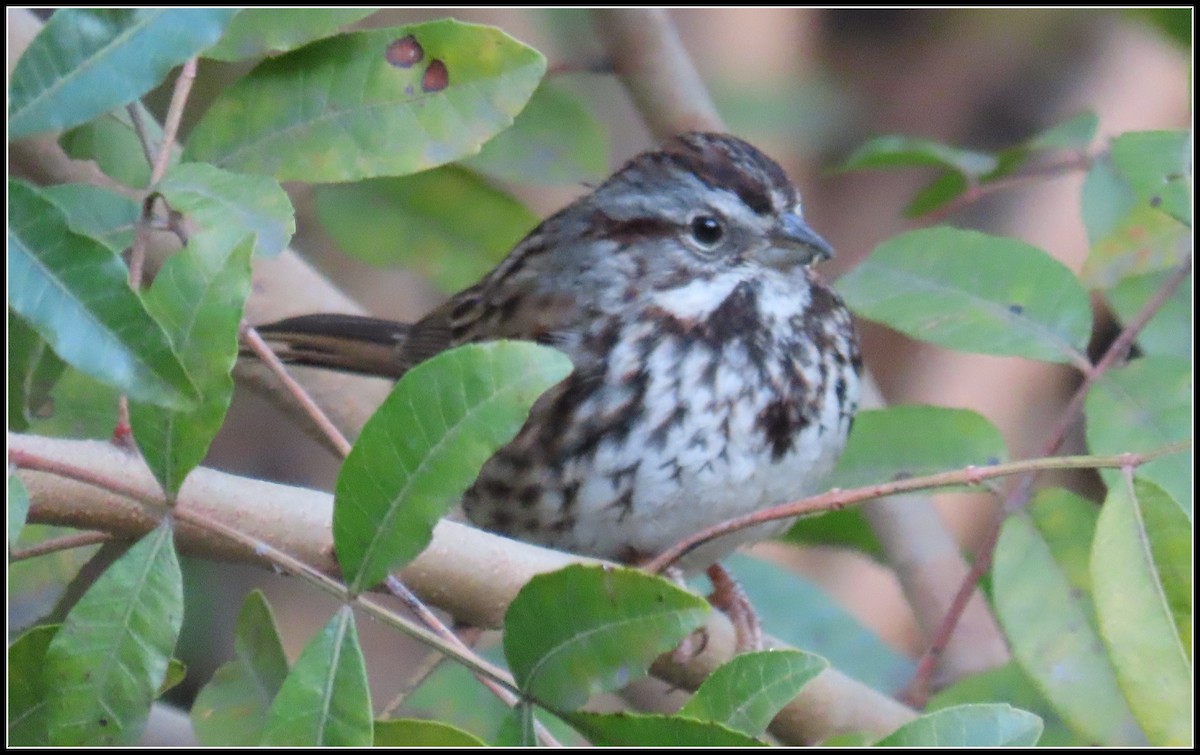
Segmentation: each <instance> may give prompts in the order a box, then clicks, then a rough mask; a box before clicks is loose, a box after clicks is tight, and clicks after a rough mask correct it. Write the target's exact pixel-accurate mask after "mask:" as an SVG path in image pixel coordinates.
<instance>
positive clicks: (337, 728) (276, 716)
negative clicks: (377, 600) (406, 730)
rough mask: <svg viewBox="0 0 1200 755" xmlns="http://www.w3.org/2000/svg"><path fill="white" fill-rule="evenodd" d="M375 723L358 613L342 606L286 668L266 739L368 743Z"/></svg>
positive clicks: (294, 743) (274, 742) (278, 743)
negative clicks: (356, 616) (359, 639)
mask: <svg viewBox="0 0 1200 755" xmlns="http://www.w3.org/2000/svg"><path fill="white" fill-rule="evenodd" d="M373 726H374V723H373V721H372V720H371V695H370V690H369V689H368V688H367V668H366V664H365V662H364V660H363V654H362V648H361V647H360V646H359V643H358V630H357V629H356V628H355V624H354V613H353V612H352V611H351V610H350V607H349V606H342V607H341V608H339V609H338V612H337V613H336V614H334V616H333V618H332V619H330V620H329V623H327V624H326V625H325V628H324V629H322V630H321V632H320V633H319V634H318V635H317V636H316V637H314V638H313V639H312V640H310V641H309V643H308V645H306V646H305V648H304V650H303V652H301V653H300V657H299V658H297V659H296V663H295V664H294V665H293V666H292V670H291V671H290V672H288V675H287V678H286V679H285V680H284V682H283V685H282V686H281V687H280V689H279V694H277V695H276V696H275V701H274V702H273V703H272V704H271V710H270V712H269V713H268V715H267V721H266V731H265V732H264V734H263V739H262V744H264V745H268V746H275V747H367V746H369V745H370V744H371V740H372V737H373V733H372V732H373Z"/></svg>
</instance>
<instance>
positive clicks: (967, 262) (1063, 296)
mask: <svg viewBox="0 0 1200 755" xmlns="http://www.w3.org/2000/svg"><path fill="white" fill-rule="evenodd" d="M837 289H838V291H839V292H841V294H842V295H843V296H844V297H845V299H846V303H847V304H849V305H850V308H851V309H853V310H854V312H855V313H856V314H858V315H859V316H861V317H865V318H867V319H870V320H875V321H877V322H880V323H882V324H884V325H887V326H889V327H891V328H895V329H896V330H899V331H900V332H902V333H904V334H906V335H908V336H911V337H913V338H916V339H919V340H922V341H929V342H930V343H934V344H937V345H939V346H944V347H946V348H950V349H958V350H962V351H971V352H977V353H981V354H996V355H1001V356H1019V357H1025V358H1028V359H1040V360H1044V361H1050V362H1079V361H1081V360H1082V359H1083V358H1084V357H1083V350H1084V349H1085V347H1086V345H1087V340H1088V337H1089V336H1090V334H1091V321H1092V317H1091V307H1090V305H1089V303H1088V298H1087V292H1086V291H1084V289H1083V287H1082V286H1080V285H1079V283H1078V281H1076V280H1075V276H1074V275H1073V274H1072V273H1071V271H1070V270H1068V269H1067V268H1066V267H1064V266H1063V265H1062V263H1060V262H1058V261H1057V260H1055V259H1054V258H1052V257H1051V256H1050V255H1048V254H1046V253H1045V252H1044V251H1042V250H1041V249H1038V248H1036V247H1032V246H1029V245H1028V244H1026V243H1024V242H1022V241H1018V240H1016V239H1011V238H1002V237H998V236H989V235H987V234H983V233H979V232H977V231H965V230H960V229H957V228H928V229H923V230H917V231H910V232H908V233H904V234H901V235H899V236H896V237H894V238H892V239H889V240H888V241H885V242H884V243H883V244H881V245H880V246H879V247H878V248H876V249H875V251H874V252H872V254H871V256H870V257H868V258H867V259H866V260H865V261H864V262H863V263H862V264H861V265H859V266H858V267H857V268H856V269H854V270H853V271H851V272H850V273H849V274H848V275H846V276H845V277H843V278H842V279H840V280H839V281H838V283H837Z"/></svg>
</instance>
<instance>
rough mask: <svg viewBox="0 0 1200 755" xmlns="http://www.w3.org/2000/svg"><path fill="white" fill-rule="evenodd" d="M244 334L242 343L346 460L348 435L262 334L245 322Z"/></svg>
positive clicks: (348, 442) (348, 451)
mask: <svg viewBox="0 0 1200 755" xmlns="http://www.w3.org/2000/svg"><path fill="white" fill-rule="evenodd" d="M241 331H242V333H241V335H242V340H243V341H244V342H245V343H246V345H247V346H249V347H250V350H251V351H253V352H254V355H255V356H256V357H258V359H259V361H261V362H262V363H263V364H264V365H266V367H267V369H268V370H270V371H271V374H272V375H274V376H275V378H276V379H277V380H278V381H279V382H280V384H281V385H283V387H284V388H285V389H286V390H287V392H288V394H289V395H290V396H291V397H292V399H293V400H294V401H295V402H296V403H297V404H298V405H299V406H300V408H301V409H302V410H303V411H304V414H305V415H306V416H308V418H309V419H311V420H312V421H313V423H314V424H316V426H317V428H318V429H319V430H320V431H321V433H322V434H323V435H324V436H325V437H326V438H327V439H328V440H329V442H330V443H332V444H333V447H334V448H335V449H336V450H337V452H338V455H339V456H341V457H342V458H343V459H344V458H346V457H347V456H349V455H350V449H351V445H350V441H348V440H346V436H345V435H343V434H342V431H341V430H339V429H338V428H337V426H336V425H334V424H333V421H332V420H330V419H329V415H327V414H325V412H324V410H322V409H321V407H320V406H319V405H318V404H317V402H316V401H314V400H313V398H312V396H310V395H308V391H306V390H304V387H303V386H302V385H300V384H299V383H298V382H296V379H295V378H293V377H292V376H291V374H290V373H289V372H288V371H287V368H286V367H285V366H284V364H283V362H282V361H280V359H279V355H278V354H276V353H275V352H274V351H272V349H271V347H270V346H268V345H267V342H266V341H264V340H263V338H262V336H260V335H259V334H258V331H257V330H255V329H254V327H253V326H251V325H250V324H249V323H247V322H246V321H245V320H243V321H242V326H241Z"/></svg>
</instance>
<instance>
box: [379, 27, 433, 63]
mask: <svg viewBox="0 0 1200 755" xmlns="http://www.w3.org/2000/svg"><path fill="white" fill-rule="evenodd" d="M384 57H386V58H387V62H389V63H391V64H392V65H394V66H396V67H397V68H412V67H413V66H415V65H416V64H417V63H420V62H421V61H422V60H424V59H425V49H424V48H423V47H421V43H420V42H418V41H417V38H416V37H414V36H413V35H411V34H409V35H408V36H407V37H400V38H399V39H393V40H392V41H391V43H390V44H388V46H387V52H385V53H384Z"/></svg>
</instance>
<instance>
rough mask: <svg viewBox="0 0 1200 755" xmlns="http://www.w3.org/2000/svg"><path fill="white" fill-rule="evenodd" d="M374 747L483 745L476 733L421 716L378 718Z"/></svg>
mask: <svg viewBox="0 0 1200 755" xmlns="http://www.w3.org/2000/svg"><path fill="white" fill-rule="evenodd" d="M372 744H373V746H375V747H484V746H485V745H484V742H483V740H482V739H480V738H479V737H476V736H475V735H474V734H469V733H467V732H465V731H463V730H462V729H459V728H456V727H454V726H450V725H449V724H444V723H442V722H440V721H424V720H422V719H419V718H394V719H390V720H387V721H376V722H375V740H374V742H373V743H372Z"/></svg>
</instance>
